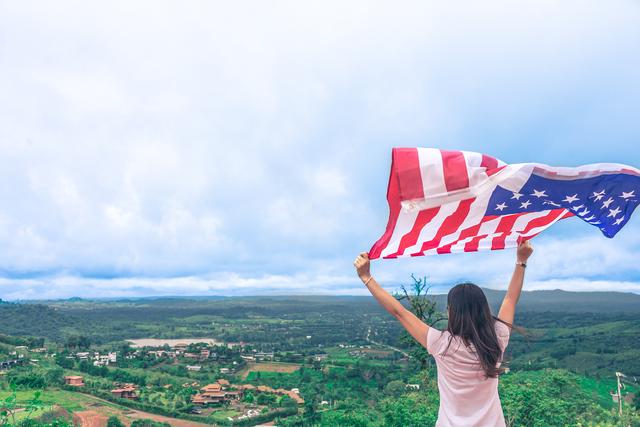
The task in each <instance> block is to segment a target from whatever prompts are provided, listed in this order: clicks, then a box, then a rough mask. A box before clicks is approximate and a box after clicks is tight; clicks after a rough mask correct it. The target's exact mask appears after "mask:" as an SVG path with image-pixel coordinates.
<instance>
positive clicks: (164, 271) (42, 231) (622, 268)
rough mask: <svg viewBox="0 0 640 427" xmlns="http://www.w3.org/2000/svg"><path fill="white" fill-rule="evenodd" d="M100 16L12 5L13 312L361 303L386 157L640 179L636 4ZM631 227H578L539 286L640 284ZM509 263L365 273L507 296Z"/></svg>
mask: <svg viewBox="0 0 640 427" xmlns="http://www.w3.org/2000/svg"><path fill="white" fill-rule="evenodd" d="M90 3H91V2H82V1H78V2H65V1H62V2H56V3H55V4H53V3H50V2H29V1H20V2H2V3H0V178H1V182H2V183H3V184H2V185H1V186H0V199H1V200H2V203H1V204H0V239H1V241H2V245H0V297H2V298H5V299H33V298H66V297H71V296H82V297H113V296H150V295H212V294H218V295H247V294H286V293H296V294H302V293H321V294H364V293H365V292H366V289H363V288H362V285H361V284H360V282H359V281H358V279H357V278H356V277H355V275H354V274H353V268H352V261H353V258H354V257H355V255H356V254H357V253H359V252H360V251H362V250H368V249H369V248H370V246H371V244H372V243H373V242H374V241H375V240H376V239H377V238H378V237H379V235H380V234H381V233H382V232H383V230H384V226H385V224H386V220H387V206H386V200H385V191H386V184H387V178H388V173H389V163H390V151H391V148H392V147H394V146H428V147H437V148H447V149H463V150H470V151H479V152H483V153H486V154H490V155H493V156H496V157H499V158H500V159H502V160H504V161H506V162H508V163H519V162H540V163H548V164H551V165H554V166H575V165H580V164H586V163H597V162H619V163H627V164H630V165H633V166H635V167H638V166H640V150H639V149H638V142H639V139H640V121H639V120H637V116H638V99H640V74H638V70H639V69H640V56H639V55H638V54H637V53H638V52H637V47H638V45H640V4H638V2H635V1H609V2H596V1H591V2H589V1H562V2H560V1H556V2H552V1H535V2H533V1H532V2H517V3H514V2H508V1H505V2H497V1H485V2H475V3H471V2H469V3H467V4H465V5H464V7H460V6H459V5H458V7H456V6H455V5H453V4H443V3H442V2H397V1H396V2H387V3H384V2H376V3H375V5H372V4H371V2H364V1H363V2H357V1H353V2H348V4H345V3H344V2H326V1H325V2H319V3H315V4H309V3H308V2H257V1H256V2H231V3H229V2H226V3H224V2H205V1H203V2H195V1H194V2H188V3H185V2H177V1H176V2H151V1H149V2H145V1H138V2H126V1H123V2H95V3H93V4H90ZM132 3H133V4H132ZM639 232H640V216H639V214H636V217H635V218H632V220H631V221H630V222H629V223H628V224H627V226H626V227H625V229H623V230H622V231H621V232H620V233H619V234H618V235H617V236H616V238H615V239H613V240H609V239H606V238H605V237H603V236H602V235H601V234H600V232H599V231H598V230H597V229H596V228H592V227H589V226H586V225H585V224H583V223H581V222H579V221H578V220H575V221H574V220H565V221H563V222H562V223H560V224H557V225H556V226H554V227H553V228H551V229H550V230H548V231H546V232H545V233H544V234H543V235H541V236H539V237H537V238H536V239H534V241H533V243H534V244H535V246H536V253H535V255H534V257H533V258H532V260H531V263H530V267H531V268H530V269H529V271H528V278H527V284H526V287H527V288H528V289H555V288H560V289H566V290H621V291H632V292H640V271H639V269H638V267H637V265H638V259H640V244H639V243H638V241H637V238H636V237H635V236H637V235H638V233H639ZM513 257H514V254H513V252H512V251H504V252H493V253H479V254H459V255H444V256H438V257H427V258H414V259H409V260H385V261H377V262H376V263H375V264H374V266H373V272H374V274H375V275H376V277H378V278H379V280H380V281H381V282H382V283H383V284H384V285H385V286H387V287H388V288H389V289H393V288H394V287H395V286H397V285H398V284H399V283H402V282H406V281H407V280H408V279H409V276H410V274H411V273H415V274H417V275H427V276H428V277H429V280H430V281H431V282H432V283H433V284H434V285H435V286H436V289H438V290H442V291H444V290H446V289H448V287H450V286H451V285H452V284H454V283H455V282H456V281H459V280H472V281H475V282H476V283H478V284H481V285H483V286H487V287H493V288H506V284H507V281H508V278H509V274H510V271H511V267H512V262H513Z"/></svg>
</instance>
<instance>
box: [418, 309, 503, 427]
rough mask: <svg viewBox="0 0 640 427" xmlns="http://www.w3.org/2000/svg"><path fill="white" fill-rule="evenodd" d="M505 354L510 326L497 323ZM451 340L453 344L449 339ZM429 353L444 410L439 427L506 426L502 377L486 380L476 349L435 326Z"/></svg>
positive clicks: (428, 344)
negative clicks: (435, 367) (502, 404)
mask: <svg viewBox="0 0 640 427" xmlns="http://www.w3.org/2000/svg"><path fill="white" fill-rule="evenodd" d="M495 330H496V335H497V337H498V342H499V344H500V348H501V349H502V351H504V349H505V348H506V346H507V344H508V342H509V334H510V330H509V327H508V326H506V325H505V324H504V323H502V322H498V321H496V322H495ZM450 338H451V344H449V339H450ZM427 350H428V351H429V353H430V354H431V355H432V356H433V357H434V359H435V361H436V366H437V368H438V390H439V392H440V410H439V412H438V422H437V424H436V425H437V426H486V427H493V426H504V425H505V422H504V416H503V413H502V406H501V404H500V398H499V396H498V378H486V376H485V372H484V370H483V369H482V367H481V365H480V363H479V361H478V356H477V355H476V354H475V353H474V351H473V347H471V349H470V348H468V347H467V346H466V345H465V344H464V342H463V341H462V339H461V338H459V337H456V336H453V337H452V336H451V334H450V333H449V332H448V331H439V330H437V329H434V328H433V327H431V328H429V330H428V332H427Z"/></svg>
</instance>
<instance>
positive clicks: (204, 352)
mask: <svg viewBox="0 0 640 427" xmlns="http://www.w3.org/2000/svg"><path fill="white" fill-rule="evenodd" d="M209 356H211V352H210V351H209V350H208V349H206V348H205V349H204V350H200V358H201V359H202V360H205V359H208V358H209Z"/></svg>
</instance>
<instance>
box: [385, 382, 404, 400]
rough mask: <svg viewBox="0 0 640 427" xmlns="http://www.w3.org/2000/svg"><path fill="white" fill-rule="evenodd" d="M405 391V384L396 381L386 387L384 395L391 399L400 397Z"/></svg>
mask: <svg viewBox="0 0 640 427" xmlns="http://www.w3.org/2000/svg"><path fill="white" fill-rule="evenodd" d="M404 390H405V385H404V382H402V381H400V380H394V381H390V382H389V383H388V384H387V385H386V386H385V387H384V394H386V395H387V396H391V397H400V396H401V395H402V394H403V393H404Z"/></svg>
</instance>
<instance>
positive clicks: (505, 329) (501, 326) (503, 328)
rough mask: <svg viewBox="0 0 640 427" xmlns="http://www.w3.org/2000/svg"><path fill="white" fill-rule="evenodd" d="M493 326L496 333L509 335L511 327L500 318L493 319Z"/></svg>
mask: <svg viewBox="0 0 640 427" xmlns="http://www.w3.org/2000/svg"><path fill="white" fill-rule="evenodd" d="M495 328H496V334H497V335H498V336H509V335H511V328H510V327H509V326H508V325H506V324H505V323H504V322H502V321H501V320H495Z"/></svg>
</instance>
